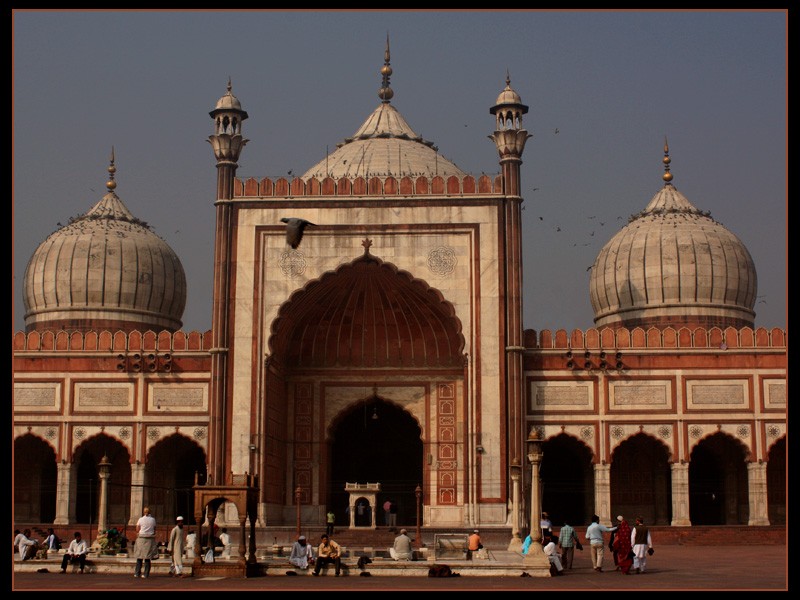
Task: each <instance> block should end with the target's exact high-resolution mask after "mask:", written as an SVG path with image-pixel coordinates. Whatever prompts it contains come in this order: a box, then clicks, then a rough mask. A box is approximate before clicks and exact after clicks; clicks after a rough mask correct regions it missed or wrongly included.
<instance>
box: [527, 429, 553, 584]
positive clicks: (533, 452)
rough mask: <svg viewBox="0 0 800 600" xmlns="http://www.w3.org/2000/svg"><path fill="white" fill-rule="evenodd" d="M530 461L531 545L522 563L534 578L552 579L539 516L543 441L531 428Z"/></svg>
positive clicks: (529, 442)
mask: <svg viewBox="0 0 800 600" xmlns="http://www.w3.org/2000/svg"><path fill="white" fill-rule="evenodd" d="M526 444H527V446H528V461H530V463H531V545H530V547H529V548H528V553H527V554H526V555H525V558H524V559H523V561H522V564H523V565H524V566H525V569H526V570H530V571H532V573H530V575H533V576H534V577H550V559H548V558H547V556H546V555H545V553H544V550H542V543H541V540H542V529H541V527H539V516H540V515H541V512H542V508H541V506H542V502H541V498H540V497H539V494H540V493H541V490H540V488H539V465H540V464H541V462H542V440H541V438H540V437H539V432H538V431H536V429H535V428H531V431H530V433H529V434H528V439H527V440H526Z"/></svg>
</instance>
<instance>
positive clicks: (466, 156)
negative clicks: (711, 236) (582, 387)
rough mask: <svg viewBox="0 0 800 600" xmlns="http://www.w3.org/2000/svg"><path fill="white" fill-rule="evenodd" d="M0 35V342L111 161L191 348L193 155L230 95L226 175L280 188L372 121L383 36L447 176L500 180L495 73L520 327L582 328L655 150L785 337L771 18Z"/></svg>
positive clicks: (179, 27) (253, 18) (212, 178)
mask: <svg viewBox="0 0 800 600" xmlns="http://www.w3.org/2000/svg"><path fill="white" fill-rule="evenodd" d="M12 17H13V18H12V33H13V62H12V65H13V72H12V76H13V78H12V83H13V94H12V97H13V171H12V174H13V225H12V228H13V230H12V233H13V252H14V256H13V265H12V267H13V282H14V286H13V298H12V301H13V327H12V329H13V330H14V331H16V330H20V329H22V328H23V327H24V321H23V305H22V292H21V288H20V284H21V283H22V279H23V274H24V271H25V265H26V264H27V261H28V260H29V258H30V257H31V255H32V254H33V252H34V250H35V249H36V247H37V246H38V245H39V244H40V243H41V242H42V241H44V239H45V238H46V237H47V236H48V235H49V234H50V233H52V232H53V231H54V230H56V229H57V224H58V223H66V222H67V221H68V219H69V218H70V217H72V216H76V215H78V214H83V213H85V212H86V211H87V210H88V209H89V208H91V207H92V206H93V205H94V204H95V202H97V201H98V200H99V199H100V198H101V197H102V195H103V193H104V192H105V181H106V179H107V171H106V168H107V167H108V160H109V156H110V152H111V147H112V146H113V147H114V148H115V152H116V166H117V177H116V179H117V182H118V187H117V189H116V192H117V194H118V195H119V196H120V198H121V199H122V200H123V202H125V204H126V205H127V206H128V208H129V209H130V210H131V211H132V212H133V213H134V214H135V215H136V216H137V217H139V218H140V219H143V220H144V221H147V222H148V223H149V224H150V225H151V226H152V227H153V229H154V231H155V233H156V234H158V235H159V236H161V237H162V238H163V239H164V240H166V241H167V243H169V245H170V246H171V247H172V248H173V249H174V250H175V252H176V253H177V254H178V256H179V257H180V259H181V261H182V262H183V265H184V268H185V270H186V275H187V279H188V284H189V289H188V302H187V307H186V311H185V313H184V318H183V321H184V329H187V330H201V331H204V330H206V329H208V328H210V326H211V281H212V262H213V230H214V207H213V202H214V195H215V189H216V183H215V182H216V168H215V162H214V158H213V154H212V151H211V147H210V145H209V144H208V143H207V141H206V138H207V137H208V135H210V134H211V133H212V121H211V118H210V117H209V115H208V112H209V111H210V110H212V109H213V108H214V105H215V103H216V101H217V99H218V98H219V97H220V96H222V95H223V94H224V93H225V87H226V84H227V82H228V78H229V77H230V78H231V79H232V82H233V92H234V94H235V95H236V96H237V97H238V98H239V100H240V101H241V102H242V105H243V108H244V109H245V110H246V111H248V113H249V115H250V118H249V119H248V120H247V121H245V122H244V134H245V137H246V138H248V139H249V140H250V142H249V143H248V145H247V146H246V147H245V149H244V151H243V153H242V157H241V160H240V161H239V164H240V167H239V172H238V174H239V175H240V176H245V177H246V176H256V177H264V176H280V175H285V174H286V173H287V172H288V171H289V170H292V171H294V172H295V173H300V172H303V171H304V170H306V169H307V168H309V167H311V166H312V165H313V164H315V163H316V162H317V161H319V160H320V159H321V158H323V157H324V156H325V152H326V148H331V149H333V148H335V145H336V143H338V142H340V141H342V140H343V139H344V138H345V137H348V136H350V135H352V134H353V133H354V132H355V131H356V129H357V128H358V127H359V126H360V125H361V123H362V122H363V121H364V119H365V118H366V117H367V116H368V115H369V113H370V112H371V111H372V110H373V109H374V108H375V107H376V106H377V105H378V103H379V102H380V101H379V99H378V96H377V92H378V88H379V87H380V82H381V79H380V74H379V70H380V68H381V66H382V64H383V52H384V46H385V43H386V36H387V33H388V35H389V37H390V43H391V65H392V69H393V70H394V73H393V75H392V78H391V86H392V89H393V90H394V98H393V99H392V104H393V105H394V106H395V107H396V108H397V109H398V110H399V111H400V112H401V113H402V114H403V115H404V116H405V118H406V120H407V121H408V122H409V124H410V125H411V127H412V128H413V129H414V130H415V131H416V132H417V133H418V134H419V135H421V136H422V137H423V138H425V139H426V140H431V141H433V142H434V143H435V144H436V145H437V146H438V147H439V151H440V153H441V154H442V155H444V156H445V157H447V158H448V159H450V160H452V161H453V162H455V163H456V164H457V165H458V166H459V167H460V168H461V169H462V170H464V171H468V172H471V173H475V174H480V173H481V172H486V173H495V172H497V171H498V157H497V151H496V149H495V147H494V144H493V142H492V141H491V140H489V139H487V136H488V135H489V134H491V133H492V130H493V129H494V117H492V116H491V115H490V114H489V108H490V107H491V106H492V105H493V104H494V102H495V99H496V98H497V95H498V94H499V92H500V91H501V90H502V89H503V87H504V85H505V77H506V72H507V71H508V72H509V73H510V75H511V83H512V87H514V89H516V91H517V92H518V93H519V94H520V95H521V96H522V100H523V102H524V103H525V104H527V105H528V106H529V107H530V111H529V112H528V114H527V115H526V116H525V119H524V125H525V127H526V128H527V129H528V131H529V132H530V133H532V134H533V138H531V139H530V140H529V141H528V144H527V146H526V150H525V154H524V156H523V161H524V163H523V165H522V177H523V191H524V192H523V193H524V196H525V202H524V205H523V206H524V208H525V211H524V212H523V216H524V224H523V227H524V231H523V233H524V259H523V261H524V262H523V264H524V279H523V283H524V306H525V308H524V326H525V328H526V329H559V328H565V329H568V330H571V329H574V328H586V327H591V326H592V309H591V305H590V302H589V272H588V271H587V267H588V266H589V265H591V264H592V263H593V262H594V259H595V257H596V256H597V253H598V252H599V251H600V249H601V248H602V246H603V245H604V244H605V243H606V242H607V241H608V240H609V239H610V238H611V237H612V236H613V235H614V233H616V232H617V231H618V230H619V229H620V228H621V227H622V225H623V224H624V223H625V222H626V221H627V218H628V216H629V215H631V214H634V213H637V212H639V211H640V210H642V209H643V208H644V207H645V206H646V205H647V203H648V202H649V201H650V199H651V198H652V197H653V195H654V194H655V193H656V192H657V191H658V190H659V189H660V187H661V186H662V184H663V182H662V180H661V174H662V172H663V169H662V163H661V159H662V157H663V145H664V136H667V137H668V139H669V145H670V151H671V157H672V164H671V170H672V173H673V175H674V177H675V178H674V180H673V183H674V185H675V187H676V188H677V189H678V190H680V191H681V192H682V193H683V194H684V195H686V197H687V198H688V199H689V200H690V201H691V202H692V203H693V204H694V205H695V206H696V207H698V208H700V209H702V210H708V211H710V212H711V215H712V216H713V217H714V218H715V219H716V220H717V221H719V222H721V223H722V224H723V225H725V226H726V227H727V228H728V229H729V230H731V231H732V232H733V233H735V234H736V235H737V236H738V237H739V238H740V239H741V240H742V241H743V242H744V244H745V245H746V246H747V248H748V250H749V251H750V253H751V255H752V256H753V260H754V261H755V265H756V269H757V271H758V295H759V298H758V300H757V303H756V306H755V309H756V312H757V316H756V325H757V326H766V327H787V248H788V241H787V216H788V208H787V201H788V200H787V169H788V165H787V161H788V129H787V127H788V117H787V80H788V66H787V48H788V14H787V12H786V11H767V10H764V11H753V10H746V11H745V10H742V11H724V12H723V11H685V10H670V11H640V10H637V11H603V10H598V11H581V10H577V11H558V10H547V11H535V10H531V11H503V10H495V11H482V10H481V11H430V12H428V11H416V10H410V11H369V12H367V11H332V12H321V11H202V10H194V11H188V10H173V11H152V10H143V11H106V10H102V11H77V10H64V11H55V10H39V11H24V10H16V11H14V12H13V14H12ZM556 129H558V133H557V134H556V133H555V131H556ZM559 229H560V231H559ZM592 233H594V235H592Z"/></svg>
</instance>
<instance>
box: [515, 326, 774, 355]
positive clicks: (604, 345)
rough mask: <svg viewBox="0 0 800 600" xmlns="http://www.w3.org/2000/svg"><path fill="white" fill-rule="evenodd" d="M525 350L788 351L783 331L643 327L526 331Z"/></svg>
mask: <svg viewBox="0 0 800 600" xmlns="http://www.w3.org/2000/svg"><path fill="white" fill-rule="evenodd" d="M524 340H525V347H526V348H527V349H529V350H556V349H564V350H566V349H567V348H571V349H580V350H583V349H587V350H590V351H591V350H595V349H598V350H599V349H606V350H611V349H616V348H642V349H645V348H648V349H651V348H657V349H678V348H694V349H706V348H720V349H724V350H731V349H738V348H743V349H744V348H747V349H749V348H755V347H761V348H777V349H784V348H786V332H785V330H783V329H780V328H773V329H771V330H768V329H766V328H763V327H759V328H758V329H756V330H753V329H752V328H750V327H742V328H741V329H736V328H735V327H727V328H726V329H725V330H724V331H723V330H721V329H720V328H719V327H711V328H709V329H705V328H702V327H698V328H696V329H694V330H691V329H688V328H685V327H682V328H681V329H679V330H675V329H674V328H672V327H667V328H665V329H658V328H655V327H653V328H650V329H648V330H647V331H645V330H643V329H642V328H640V327H635V328H634V329H632V330H630V329H627V328H625V327H619V328H611V327H604V328H602V329H600V330H598V329H595V328H589V329H586V330H581V329H574V330H572V332H571V333H569V334H568V333H567V331H566V330H564V329H558V330H555V331H552V330H550V329H542V330H541V331H536V330H534V329H526V330H525V331H524Z"/></svg>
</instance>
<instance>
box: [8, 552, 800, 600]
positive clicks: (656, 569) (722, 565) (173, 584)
mask: <svg viewBox="0 0 800 600" xmlns="http://www.w3.org/2000/svg"><path fill="white" fill-rule="evenodd" d="M492 554H493V560H497V561H503V562H511V563H513V561H518V562H519V566H520V569H519V571H520V575H519V576H503V577H494V576H474V575H462V576H459V577H449V578H432V577H409V576H406V577H401V576H371V577H360V576H358V572H351V574H350V576H348V577H338V578H336V577H333V575H332V573H331V574H326V575H323V576H321V577H311V576H298V577H289V576H286V575H275V576H267V577H253V578H199V577H190V578H186V579H175V578H172V577H169V576H168V575H166V574H163V573H158V574H153V575H151V576H150V577H149V578H148V579H134V578H133V572H132V571H131V572H130V573H128V574H104V573H91V574H84V575H81V574H72V573H67V574H63V575H62V574H60V573H59V572H58V569H57V568H52V565H48V566H47V567H46V568H47V570H48V572H46V573H37V572H35V571H34V572H24V573H23V572H15V573H14V574H13V578H12V583H11V585H12V588H11V589H12V591H46V590H59V591H64V592H66V591H73V590H74V591H87V592H91V591H103V590H115V591H130V590H156V591H160V590H174V591H206V590H208V591H214V590H219V591H231V590H242V591H259V590H275V591H301V590H347V591H367V590H373V591H378V590H383V591H414V590H454V591H456V590H458V591H465V592H466V591H491V590H553V591H569V590H594V591H603V590H609V591H612V590H614V591H620V590H623V591H624V590H654V591H655V590H662V591H668V590H674V591H691V590H731V591H733V590H740V591H759V592H769V591H775V592H782V591H783V592H785V591H788V590H789V572H788V554H787V549H786V546H784V545H774V546H752V545H750V546H743V545H737V546H734V545H730V546H697V545H691V546H684V545H663V546H658V545H656V551H655V554H654V555H653V556H652V557H650V558H649V559H648V570H647V572H646V573H644V574H638V575H622V574H621V573H619V572H617V571H615V570H614V563H613V560H611V557H610V555H609V554H608V553H606V557H605V564H604V571H603V572H602V573H598V572H595V571H593V570H592V567H591V559H590V557H589V553H588V550H584V551H583V552H576V558H575V564H574V565H573V570H572V571H570V572H568V573H567V575H565V576H563V577H523V576H522V572H523V565H522V558H521V557H520V556H519V555H514V554H513V553H505V552H502V551H500V552H493V553H492ZM449 564H450V566H451V567H452V569H453V571H454V572H456V573H458V572H459V562H458V561H452V562H451V563H449Z"/></svg>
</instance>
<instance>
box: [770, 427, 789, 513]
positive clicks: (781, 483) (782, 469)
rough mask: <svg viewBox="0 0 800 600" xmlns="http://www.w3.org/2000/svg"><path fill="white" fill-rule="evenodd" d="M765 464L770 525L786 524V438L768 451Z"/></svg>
mask: <svg viewBox="0 0 800 600" xmlns="http://www.w3.org/2000/svg"><path fill="white" fill-rule="evenodd" d="M768 458H769V460H768V462H767V502H768V504H767V509H768V511H769V513H768V515H769V522H770V525H785V524H786V504H787V502H788V498H787V496H786V438H785V437H782V438H781V439H779V440H778V441H777V442H775V444H774V445H773V446H772V447H771V448H770V449H769V457H768Z"/></svg>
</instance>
